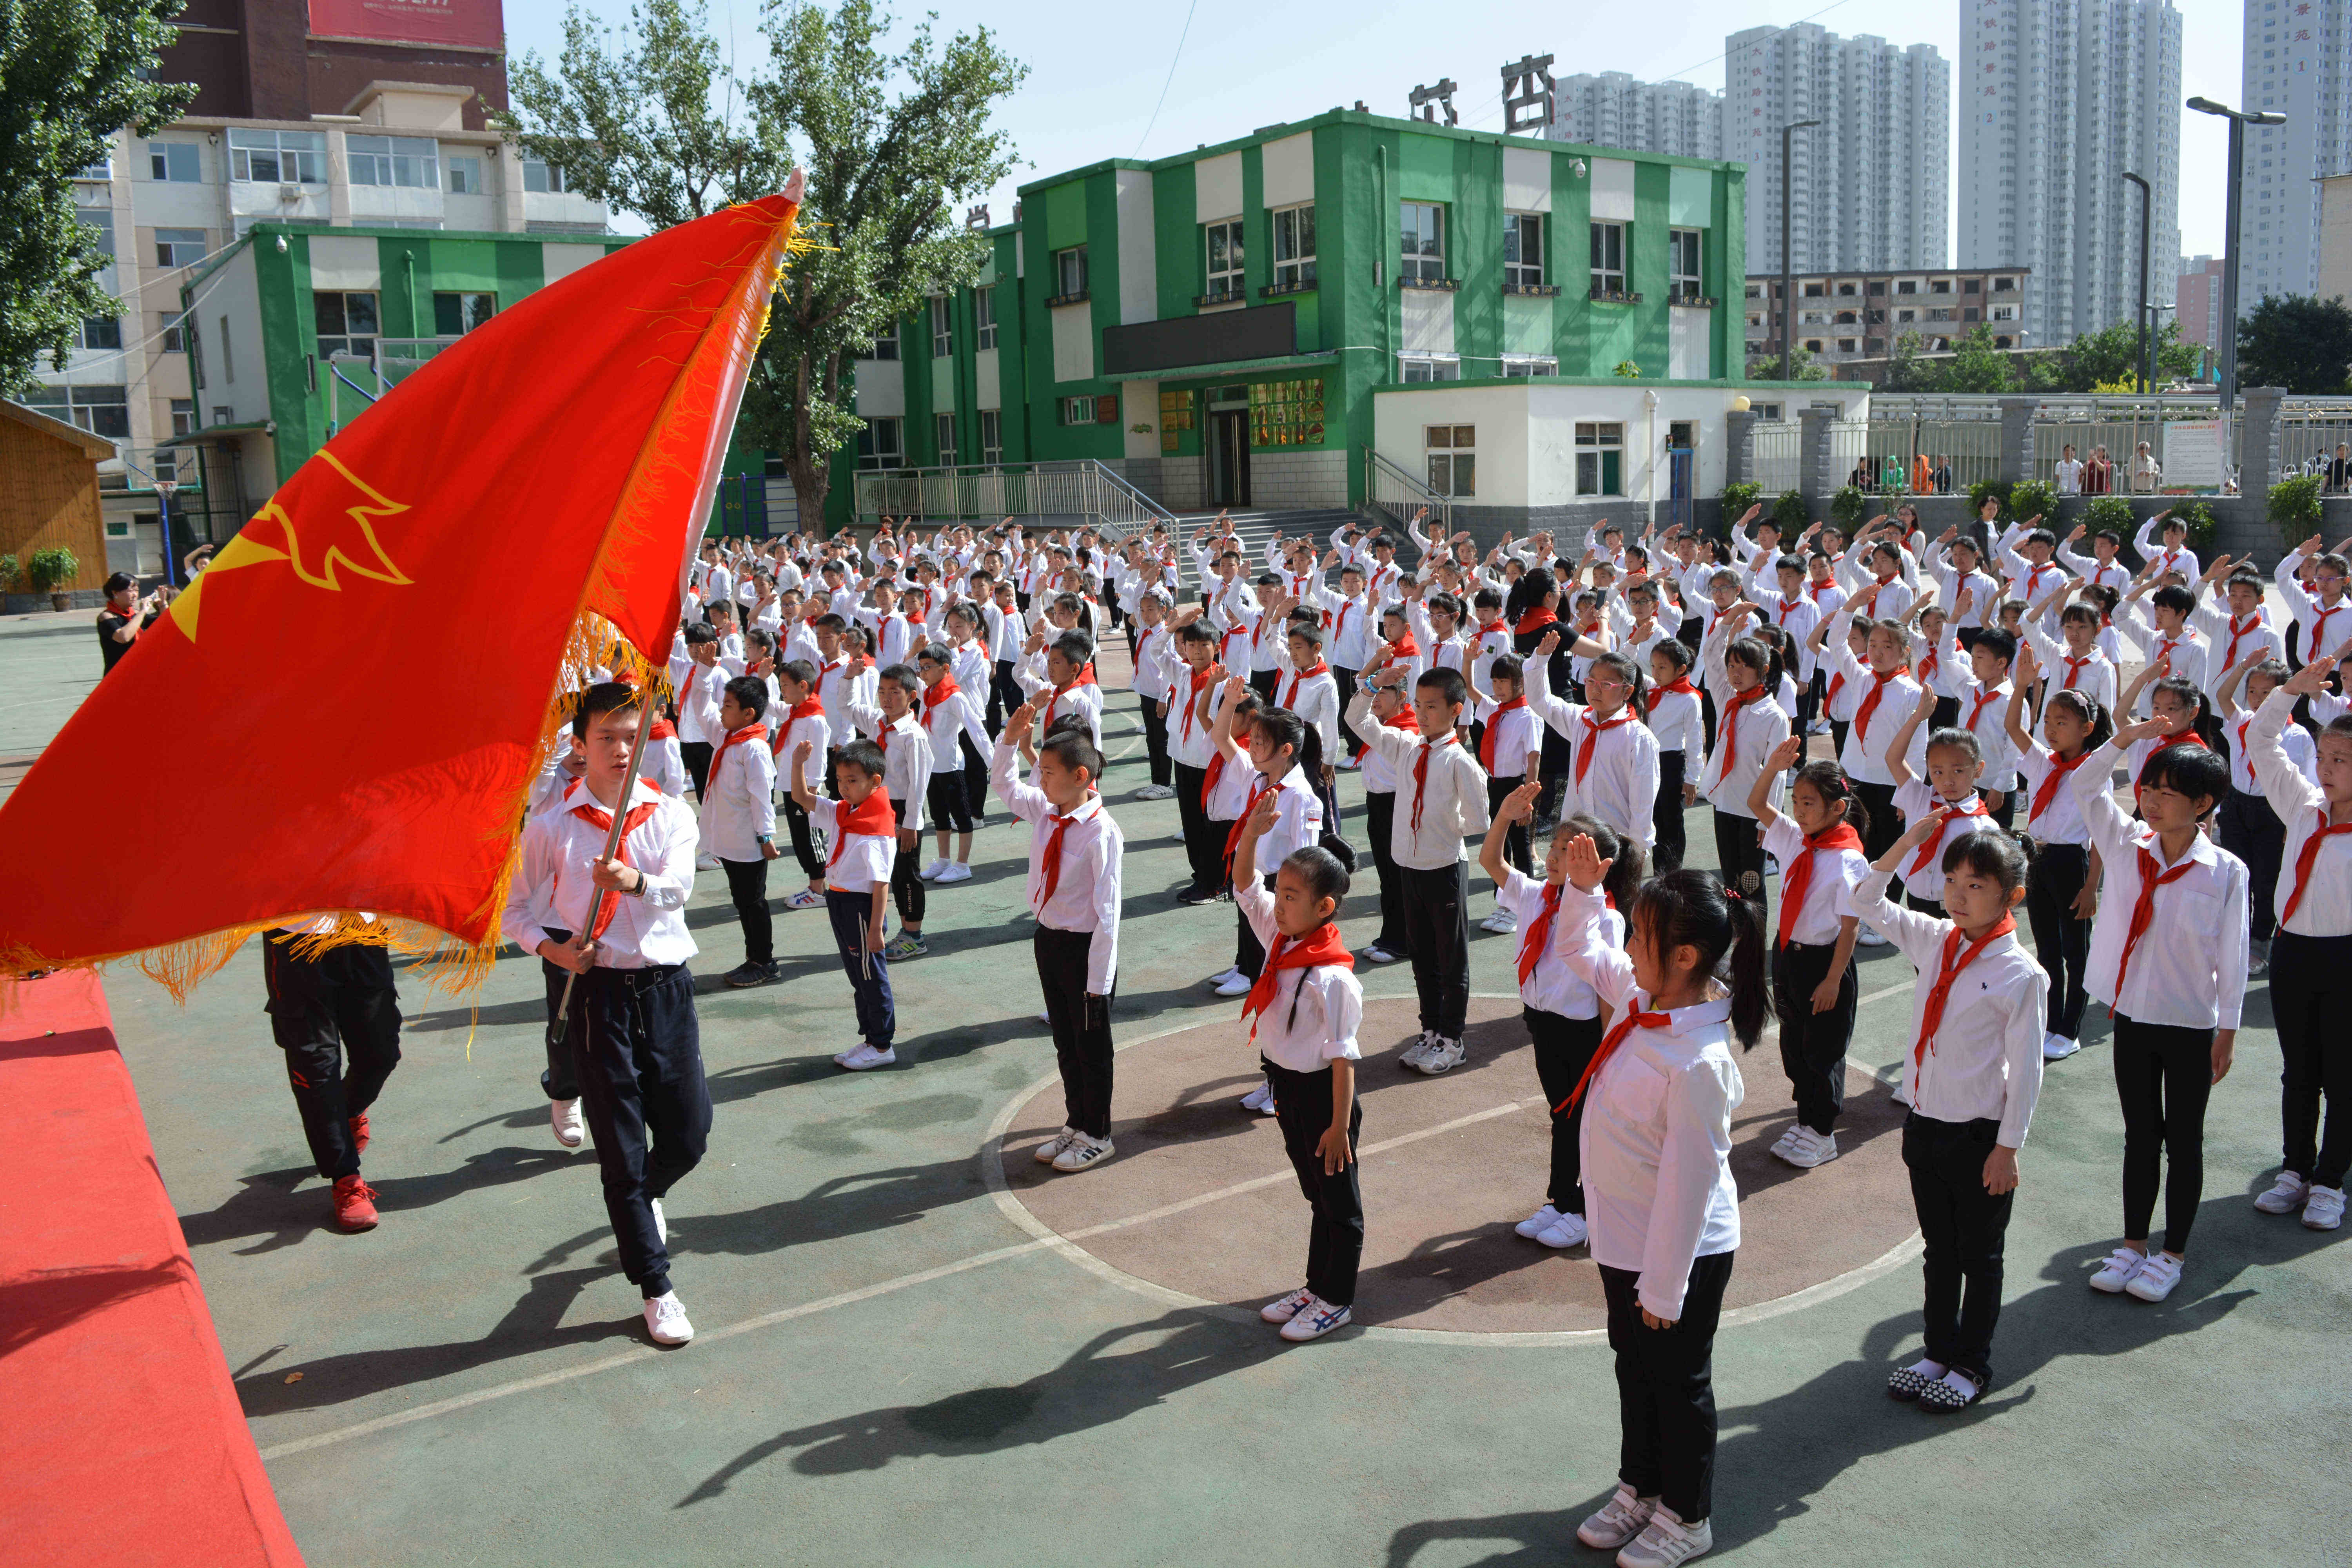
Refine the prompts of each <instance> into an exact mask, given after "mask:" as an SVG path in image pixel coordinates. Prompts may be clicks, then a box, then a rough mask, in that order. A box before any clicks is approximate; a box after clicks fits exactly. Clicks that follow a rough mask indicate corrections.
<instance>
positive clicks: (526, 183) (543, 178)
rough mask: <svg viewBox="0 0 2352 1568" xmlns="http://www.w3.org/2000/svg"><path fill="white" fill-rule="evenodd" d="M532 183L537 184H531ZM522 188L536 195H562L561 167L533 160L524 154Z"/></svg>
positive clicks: (541, 159) (564, 188)
mask: <svg viewBox="0 0 2352 1568" xmlns="http://www.w3.org/2000/svg"><path fill="white" fill-rule="evenodd" d="M534 171H536V172H534ZM534 181H536V182H537V184H533V183H532V182H534ZM522 188H523V189H524V190H526V191H530V192H532V193H534V194H538V195H551V196H560V195H564V194H565V190H566V187H565V185H564V182H563V165H562V164H561V163H549V162H548V161H547V160H546V159H544V158H533V157H531V156H530V155H529V154H525V155H524V157H523V161H522Z"/></svg>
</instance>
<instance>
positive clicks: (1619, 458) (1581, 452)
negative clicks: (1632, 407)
mask: <svg viewBox="0 0 2352 1568" xmlns="http://www.w3.org/2000/svg"><path fill="white" fill-rule="evenodd" d="M1624 467H1625V426H1622V425H1618V424H1609V423H1598V422H1594V421H1589V420H1588V421H1581V422H1580V423H1579V424H1578V425H1577V426H1576V493H1577V494H1578V495H1580V496H1614V495H1622V494H1624V493H1625V490H1624Z"/></svg>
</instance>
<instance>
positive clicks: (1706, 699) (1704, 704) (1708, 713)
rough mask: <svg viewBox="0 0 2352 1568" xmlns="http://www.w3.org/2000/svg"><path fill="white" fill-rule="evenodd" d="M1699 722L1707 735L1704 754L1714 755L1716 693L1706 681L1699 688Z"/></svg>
mask: <svg viewBox="0 0 2352 1568" xmlns="http://www.w3.org/2000/svg"><path fill="white" fill-rule="evenodd" d="M1683 646H1684V647H1687V648H1692V649H1696V648H1697V647H1698V644H1696V643H1685V644H1684V645H1683ZM1698 722H1699V730H1700V731H1701V732H1702V733H1703V734H1705V735H1706V748H1705V751H1704V752H1703V753H1702V754H1703V755H1706V756H1713V755H1714V754H1715V693H1714V692H1712V691H1710V690H1708V689H1707V688H1706V685H1705V684H1704V683H1702V684H1701V685H1700V687H1699V689H1698Z"/></svg>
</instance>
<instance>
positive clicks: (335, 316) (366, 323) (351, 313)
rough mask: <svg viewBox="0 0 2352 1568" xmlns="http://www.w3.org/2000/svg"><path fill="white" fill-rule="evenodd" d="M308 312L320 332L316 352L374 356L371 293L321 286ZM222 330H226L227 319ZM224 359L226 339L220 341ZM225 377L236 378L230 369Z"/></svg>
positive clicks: (373, 319)
mask: <svg viewBox="0 0 2352 1568" xmlns="http://www.w3.org/2000/svg"><path fill="white" fill-rule="evenodd" d="M310 312H311V316H312V318H313V320H314V322H315V324H316V326H317V328H318V332H319V353H320V354H321V355H322V356H324V357H326V358H329V359H331V358H333V357H334V356H335V355H337V354H352V355H355V356H357V357H359V358H361V359H373V358H374V357H375V339H376V330H377V329H376V313H375V295H374V294H373V293H341V294H339V293H334V292H332V291H330V290H325V289H321V290H320V291H319V292H318V293H316V294H313V295H312V296H311V298H310ZM221 331H222V332H223V333H224V334H226V332H227V331H228V327H227V323H226V321H224V322H223V323H222V326H221ZM222 354H223V358H224V362H226V354H227V343H226V336H224V341H223V342H222ZM228 378H229V380H231V381H235V380H236V372H234V371H230V372H229V373H228Z"/></svg>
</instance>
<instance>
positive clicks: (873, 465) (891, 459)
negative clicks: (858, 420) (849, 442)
mask: <svg viewBox="0 0 2352 1568" xmlns="http://www.w3.org/2000/svg"><path fill="white" fill-rule="evenodd" d="M886 436H887V437H888V439H887V441H886V440H884V439H883V438H882V437H886ZM906 466H907V426H906V422H905V421H904V420H902V419H901V418H899V416H897V415H895V414H889V415H877V416H875V417H874V418H871V419H868V420H867V421H866V424H865V426H863V427H862V428H861V429H860V430H859V431H858V432H857V467H858V468H859V470H860V471H862V472H867V473H872V472H878V471H880V470H884V469H888V468H905V467H906Z"/></svg>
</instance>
